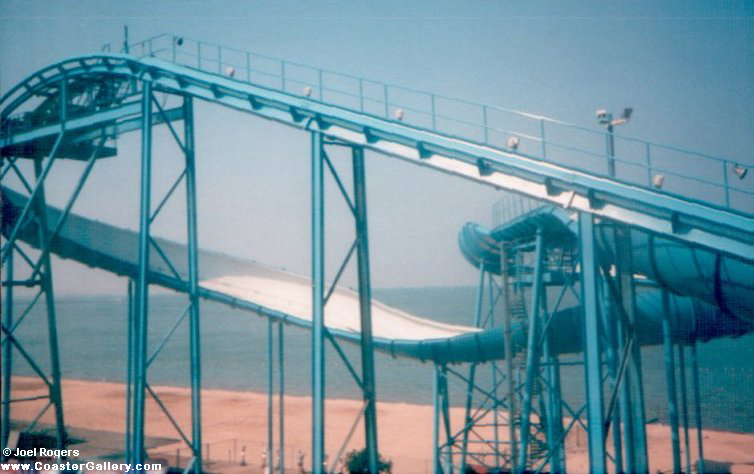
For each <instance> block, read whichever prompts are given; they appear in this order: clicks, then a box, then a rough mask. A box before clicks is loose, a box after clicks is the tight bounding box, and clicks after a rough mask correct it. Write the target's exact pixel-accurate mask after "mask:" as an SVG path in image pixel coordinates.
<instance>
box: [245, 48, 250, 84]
mask: <svg viewBox="0 0 754 474" xmlns="http://www.w3.org/2000/svg"><path fill="white" fill-rule="evenodd" d="M246 82H251V54H249V52H248V51H247V52H246Z"/></svg>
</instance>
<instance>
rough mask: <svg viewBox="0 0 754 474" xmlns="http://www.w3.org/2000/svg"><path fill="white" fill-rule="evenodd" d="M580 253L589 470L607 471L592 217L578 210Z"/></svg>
mask: <svg viewBox="0 0 754 474" xmlns="http://www.w3.org/2000/svg"><path fill="white" fill-rule="evenodd" d="M579 237H580V239H579V241H580V253H581V306H582V307H583V311H584V342H585V347H584V368H585V375H586V403H587V414H588V417H589V424H588V426H589V433H588V436H589V470H590V471H591V472H607V457H606V455H605V442H604V440H605V435H604V430H605V428H604V426H605V425H604V419H605V417H604V406H603V399H602V398H603V396H602V362H601V357H600V335H599V333H600V331H599V317H598V313H597V311H598V310H597V262H596V259H597V252H596V246H595V241H594V217H593V216H592V215H591V214H589V213H585V212H580V213H579Z"/></svg>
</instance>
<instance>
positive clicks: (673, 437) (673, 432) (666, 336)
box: [662, 290, 681, 472]
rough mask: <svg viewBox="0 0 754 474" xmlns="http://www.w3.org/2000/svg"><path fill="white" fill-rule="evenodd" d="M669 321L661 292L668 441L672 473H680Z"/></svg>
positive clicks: (665, 294) (667, 298) (666, 297)
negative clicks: (668, 425)
mask: <svg viewBox="0 0 754 474" xmlns="http://www.w3.org/2000/svg"><path fill="white" fill-rule="evenodd" d="M671 324H672V322H671V320H670V296H669V295H668V291H667V290H663V291H662V337H663V345H664V346H665V378H666V380H665V385H666V387H667V390H668V413H669V416H670V441H671V447H672V450H673V472H681V445H680V441H679V438H678V400H677V397H676V391H675V386H676V384H675V359H674V357H673V339H672V336H671V334H672V329H671Z"/></svg>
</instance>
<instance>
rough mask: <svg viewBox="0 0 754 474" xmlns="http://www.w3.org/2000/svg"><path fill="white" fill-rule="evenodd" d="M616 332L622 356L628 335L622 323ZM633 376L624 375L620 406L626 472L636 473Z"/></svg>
mask: <svg viewBox="0 0 754 474" xmlns="http://www.w3.org/2000/svg"><path fill="white" fill-rule="evenodd" d="M615 326H616V331H615V336H616V343H617V346H618V351H617V353H618V354H622V353H623V351H624V348H625V346H626V344H627V343H628V341H627V334H626V328H625V325H623V324H622V323H621V321H615ZM630 385H631V374H630V373H628V371H626V372H625V373H624V374H623V383H621V386H620V392H619V398H618V404H619V408H620V417H621V421H622V422H623V446H624V456H623V458H624V461H625V467H626V470H625V472H635V469H634V466H635V465H636V455H635V450H634V423H633V418H631V390H630Z"/></svg>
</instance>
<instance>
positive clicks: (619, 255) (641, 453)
mask: <svg viewBox="0 0 754 474" xmlns="http://www.w3.org/2000/svg"><path fill="white" fill-rule="evenodd" d="M631 253H632V250H631V232H630V230H629V228H628V227H626V226H624V225H620V224H619V225H617V226H616V228H615V255H616V267H617V274H618V276H619V278H620V293H621V299H622V300H623V301H622V303H621V304H622V305H623V308H624V309H625V311H626V314H627V315H628V322H627V323H628V327H627V328H626V329H627V331H628V332H629V335H631V334H632V335H633V339H634V343H633V344H632V346H631V355H630V359H629V362H628V375H630V377H629V378H628V379H627V380H626V381H625V382H629V383H628V385H629V391H630V393H631V405H630V407H631V418H632V429H633V435H634V436H633V448H634V453H633V454H634V459H633V461H634V472H639V473H641V472H648V471H649V462H648V459H647V431H646V426H645V421H644V420H645V419H646V417H645V416H644V383H643V380H642V373H641V347H640V346H639V344H638V341H636V330H635V327H636V295H635V290H634V279H633V269H632V265H631Z"/></svg>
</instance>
